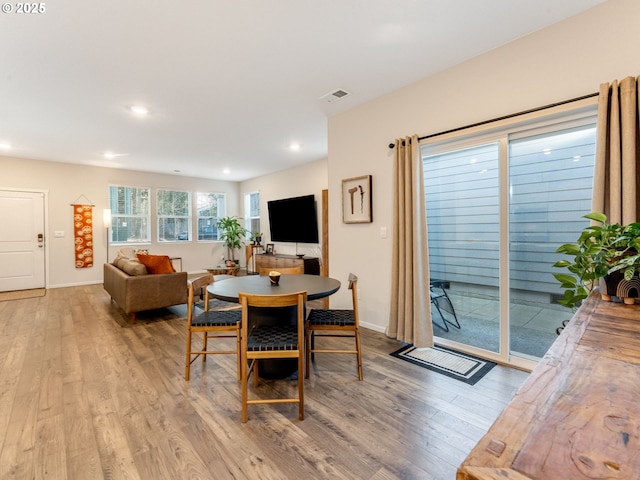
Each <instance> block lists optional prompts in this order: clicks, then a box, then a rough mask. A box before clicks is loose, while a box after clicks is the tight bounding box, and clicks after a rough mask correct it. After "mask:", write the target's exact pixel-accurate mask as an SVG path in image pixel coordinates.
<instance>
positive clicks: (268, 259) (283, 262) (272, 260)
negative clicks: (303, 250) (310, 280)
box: [255, 253, 320, 275]
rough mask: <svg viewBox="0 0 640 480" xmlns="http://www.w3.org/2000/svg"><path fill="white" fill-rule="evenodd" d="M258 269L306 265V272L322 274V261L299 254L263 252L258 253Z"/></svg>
mask: <svg viewBox="0 0 640 480" xmlns="http://www.w3.org/2000/svg"><path fill="white" fill-rule="evenodd" d="M255 258H256V271H260V268H269V269H272V270H277V269H278V268H290V267H297V266H298V265H302V266H304V273H306V274H310V275H320V261H319V260H318V258H317V257H302V258H300V257H298V256H297V255H280V254H275V255H268V254H266V253H262V254H259V255H256V257H255Z"/></svg>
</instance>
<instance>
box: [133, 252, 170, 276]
mask: <svg viewBox="0 0 640 480" xmlns="http://www.w3.org/2000/svg"><path fill="white" fill-rule="evenodd" d="M138 260H140V263H141V264H143V265H144V266H145V267H147V270H149V273H174V272H175V271H176V269H175V268H173V265H172V264H171V260H170V259H169V257H168V256H167V255H144V254H142V253H139V254H138Z"/></svg>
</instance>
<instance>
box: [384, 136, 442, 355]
mask: <svg viewBox="0 0 640 480" xmlns="http://www.w3.org/2000/svg"><path fill="white" fill-rule="evenodd" d="M426 215H427V214H426V209H425V203H424V179H423V174H422V161H421V159H420V148H419V145H418V137H417V136H415V135H414V136H413V137H406V138H404V139H399V140H396V143H395V164H394V200H393V256H392V270H391V275H392V277H391V309H390V314H389V328H388V329H387V335H388V336H389V337H392V338H395V339H397V340H401V341H403V342H406V343H412V344H413V345H414V346H416V347H432V346H433V327H432V325H431V297H430V294H429V259H428V249H427V218H426Z"/></svg>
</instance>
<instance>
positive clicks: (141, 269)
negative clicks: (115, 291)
mask: <svg viewBox="0 0 640 480" xmlns="http://www.w3.org/2000/svg"><path fill="white" fill-rule="evenodd" d="M113 264H114V265H115V266H116V267H118V268H119V269H120V270H122V271H123V272H124V273H126V274H127V275H131V276H137V275H146V274H147V273H149V272H148V271H147V267H145V266H144V265H143V264H142V263H140V262H139V261H138V260H136V259H130V258H124V257H119V258H116V259H115V260H114V261H113Z"/></svg>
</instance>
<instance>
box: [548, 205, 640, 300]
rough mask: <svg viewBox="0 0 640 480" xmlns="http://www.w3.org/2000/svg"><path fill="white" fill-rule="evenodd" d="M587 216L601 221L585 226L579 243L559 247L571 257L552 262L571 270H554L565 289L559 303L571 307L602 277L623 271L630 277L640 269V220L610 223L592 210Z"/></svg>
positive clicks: (587, 293)
mask: <svg viewBox="0 0 640 480" xmlns="http://www.w3.org/2000/svg"><path fill="white" fill-rule="evenodd" d="M584 218H588V219H590V220H594V221H596V222H598V223H600V225H590V226H588V227H586V228H585V229H584V230H583V231H582V233H581V234H580V236H579V237H578V240H577V241H576V243H566V244H564V245H561V246H560V247H558V249H557V250H556V252H557V253H563V254H566V255H569V256H570V257H572V258H571V259H570V260H567V259H564V260H559V261H557V262H556V263H555V264H554V265H553V266H554V267H558V268H566V269H568V270H569V273H554V274H553V276H554V277H555V278H556V280H558V281H559V282H560V286H561V288H564V289H565V291H564V298H563V299H562V300H559V301H558V303H560V304H561V305H564V306H566V307H569V308H575V307H577V306H579V305H580V303H581V302H582V300H584V299H585V298H587V296H588V295H589V293H591V291H592V290H593V287H594V286H595V285H596V284H597V282H598V280H599V279H600V278H602V277H604V276H606V275H610V274H612V273H614V272H618V271H622V273H623V274H624V278H625V279H626V280H630V279H631V278H632V277H633V276H634V275H636V273H637V272H640V253H639V252H640V223H631V224H629V225H625V226H623V225H620V224H618V223H613V224H611V223H607V217H606V215H604V214H602V213H589V214H587V215H584Z"/></svg>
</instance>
